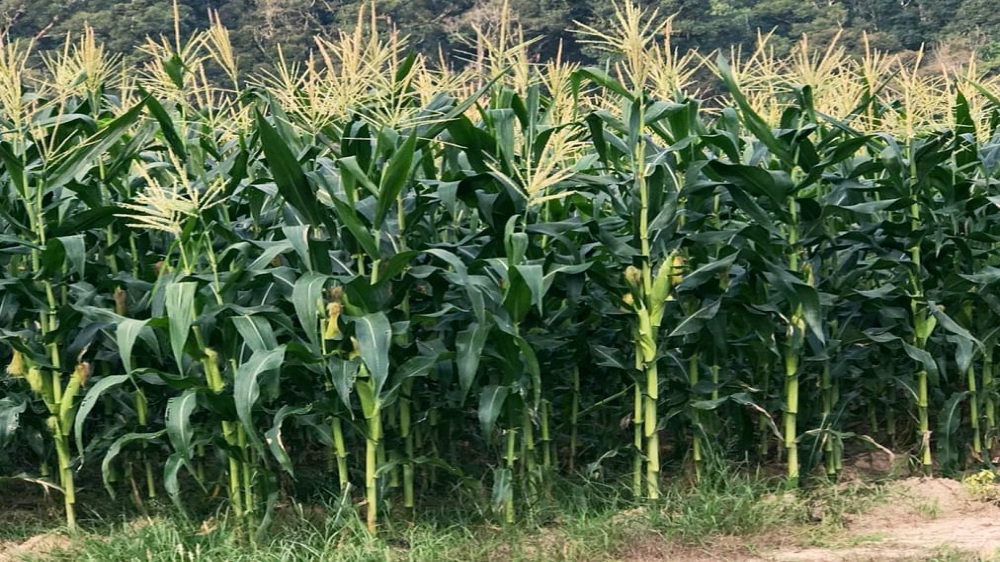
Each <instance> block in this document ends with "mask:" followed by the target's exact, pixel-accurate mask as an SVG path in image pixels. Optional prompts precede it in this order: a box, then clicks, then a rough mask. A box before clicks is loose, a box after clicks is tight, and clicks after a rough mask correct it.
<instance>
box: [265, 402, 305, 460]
mask: <svg viewBox="0 0 1000 562" xmlns="http://www.w3.org/2000/svg"><path fill="white" fill-rule="evenodd" d="M311 409H312V406H299V407H293V406H290V405H288V404H285V405H284V406H282V407H281V408H279V409H278V413H276V414H274V423H272V424H271V429H269V430H267V431H266V432H265V433H264V439H265V441H267V447H268V449H270V450H271V454H272V455H274V458H275V459H276V460H277V461H278V464H280V465H281V468H283V469H284V470H285V472H287V473H288V474H289V475H290V476H292V477H293V478H294V477H295V470H294V468H293V467H292V459H291V458H290V457H289V456H288V450H286V449H285V444H284V442H283V441H282V440H281V426H282V424H283V423H285V418H287V417H289V416H301V415H303V414H308V413H309V411H310V410H311Z"/></svg>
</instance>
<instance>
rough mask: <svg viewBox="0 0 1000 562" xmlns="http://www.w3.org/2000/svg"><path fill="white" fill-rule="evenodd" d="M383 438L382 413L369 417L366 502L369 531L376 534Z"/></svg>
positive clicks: (366, 446)
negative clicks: (380, 457) (379, 456)
mask: <svg viewBox="0 0 1000 562" xmlns="http://www.w3.org/2000/svg"><path fill="white" fill-rule="evenodd" d="M381 440H382V414H381V412H375V415H373V416H372V417H370V418H368V436H367V438H366V439H365V503H366V505H367V513H366V515H367V523H368V532H369V533H371V534H373V535H374V534H375V533H376V532H377V529H378V480H377V478H376V477H375V473H376V471H377V470H378V448H379V443H380V442H381Z"/></svg>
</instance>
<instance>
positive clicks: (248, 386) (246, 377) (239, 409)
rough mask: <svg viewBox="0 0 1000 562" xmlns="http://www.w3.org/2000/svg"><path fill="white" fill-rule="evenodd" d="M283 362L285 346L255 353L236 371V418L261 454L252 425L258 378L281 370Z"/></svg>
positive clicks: (234, 392) (258, 441) (257, 438)
mask: <svg viewBox="0 0 1000 562" xmlns="http://www.w3.org/2000/svg"><path fill="white" fill-rule="evenodd" d="M284 361H285V346H284V345H281V346H278V347H277V348H275V349H270V350H261V351H255V352H254V353H253V355H251V356H250V359H248V360H247V361H246V362H245V363H243V364H241V365H240V366H239V368H238V369H237V370H236V381H235V383H234V384H233V400H234V402H235V404H236V417H237V418H239V420H240V423H241V424H243V430H244V432H245V433H246V434H247V437H248V438H249V439H250V442H251V443H253V445H254V446H255V447H257V449H258V450H260V452H263V447H262V445H261V442H260V438H259V437H258V436H257V432H256V430H255V429H254V425H253V408H254V406H255V405H256V404H257V400H258V399H259V398H260V377H261V376H262V375H264V374H265V373H267V372H270V371H274V370H276V369H280V368H281V364H282V363H283V362H284Z"/></svg>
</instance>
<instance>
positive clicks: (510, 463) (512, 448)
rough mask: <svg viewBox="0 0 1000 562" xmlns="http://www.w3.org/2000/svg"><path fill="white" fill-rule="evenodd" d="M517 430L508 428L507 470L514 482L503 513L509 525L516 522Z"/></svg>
mask: <svg viewBox="0 0 1000 562" xmlns="http://www.w3.org/2000/svg"><path fill="white" fill-rule="evenodd" d="M516 451H517V430H515V429H513V428H511V429H508V430H507V453H506V455H505V456H506V461H507V471H508V472H509V474H510V477H511V480H512V483H511V489H510V491H509V492H508V493H507V495H506V496H505V497H504V499H503V514H504V522H505V523H507V524H508V525H513V524H514V490H513V478H514V468H515V462H516V460H517V455H516Z"/></svg>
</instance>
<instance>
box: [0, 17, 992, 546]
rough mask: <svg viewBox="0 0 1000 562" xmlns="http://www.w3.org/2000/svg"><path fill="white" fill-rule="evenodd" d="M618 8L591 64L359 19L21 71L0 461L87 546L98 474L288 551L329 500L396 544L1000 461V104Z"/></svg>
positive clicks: (8, 164) (594, 38) (206, 36)
mask: <svg viewBox="0 0 1000 562" xmlns="http://www.w3.org/2000/svg"><path fill="white" fill-rule="evenodd" d="M616 14H617V20H616V22H615V23H616V25H615V27H614V28H613V30H612V31H600V30H598V29H594V28H588V27H586V26H581V28H580V29H579V30H578V31H579V34H580V37H581V39H582V40H584V41H588V42H590V43H591V44H592V45H593V46H594V47H595V48H598V49H601V50H603V51H606V53H607V60H608V62H607V64H606V65H605V66H603V67H601V68H596V67H586V68H581V67H578V66H576V65H574V64H572V63H568V62H565V61H562V60H558V59H557V60H552V61H541V62H538V61H533V60H531V58H530V56H529V54H528V53H529V52H530V41H526V40H525V39H524V37H523V36H522V34H521V33H520V31H519V30H518V28H517V25H516V22H513V21H510V20H506V19H505V20H504V21H502V22H501V24H500V25H499V26H496V27H494V28H489V29H481V30H479V38H478V41H477V42H476V44H475V45H472V46H470V53H469V55H468V59H469V60H468V64H466V65H465V66H463V67H462V69H460V70H454V69H452V67H450V66H448V65H447V64H445V63H444V62H442V61H434V60H428V59H425V58H423V57H421V56H416V55H410V54H408V51H407V49H406V42H405V38H404V37H402V36H400V35H399V34H396V33H388V34H385V33H383V34H379V33H376V32H374V31H373V30H374V27H375V24H376V20H375V17H376V16H375V14H374V12H373V11H372V12H368V13H364V14H362V15H361V17H360V18H359V21H358V26H357V29H356V30H354V31H351V32H349V33H348V32H345V33H343V34H342V35H341V36H340V38H339V39H338V40H336V41H334V40H326V39H319V40H317V43H316V47H315V50H314V53H313V57H312V58H311V59H310V60H308V61H306V62H303V63H293V62H282V63H281V64H279V65H277V67H276V68H275V70H274V71H273V72H272V73H270V74H266V75H261V76H255V77H250V78H246V79H245V78H244V77H243V76H242V74H241V72H240V69H239V66H238V61H237V60H236V59H235V57H234V56H233V54H232V49H231V48H230V46H229V43H228V39H227V36H226V31H225V28H224V27H222V26H221V25H216V26H215V27H213V28H212V29H210V30H207V31H205V32H203V33H200V34H198V35H196V36H194V37H192V38H190V39H187V40H182V39H181V38H179V37H177V38H172V39H164V40H160V41H153V40H150V41H149V42H148V43H147V45H146V46H145V48H144V52H145V54H146V55H147V61H148V62H147V63H145V66H143V67H142V68H138V69H137V68H134V67H133V68H123V67H122V65H121V64H120V62H119V61H117V60H115V59H114V58H113V57H109V56H106V55H105V54H104V52H103V49H102V47H101V46H100V45H99V44H96V43H95V41H94V39H93V36H92V34H90V33H88V32H84V33H83V34H82V35H81V36H80V37H75V38H70V39H68V41H67V44H66V48H65V49H64V50H63V51H62V52H60V53H53V54H48V55H44V56H41V55H39V54H36V53H32V52H31V46H30V45H27V44H12V43H5V44H3V45H2V48H0V127H2V133H0V135H2V136H0V359H2V360H3V362H4V364H5V365H7V368H6V376H5V377H4V378H2V379H0V446H2V448H0V463H2V464H0V466H6V467H8V468H9V469H10V470H12V471H14V472H11V475H14V474H18V475H20V476H19V477H21V478H26V479H29V480H31V481H33V482H41V483H44V484H45V485H46V486H49V487H51V488H53V489H57V490H58V492H56V493H57V494H58V495H59V496H60V497H63V498H65V513H66V519H67V524H68V525H69V527H71V528H73V527H74V526H75V525H76V515H75V513H76V491H75V490H76V488H75V487H76V485H77V483H76V480H77V479H78V477H80V476H81V475H83V474H91V475H94V476H95V477H98V476H97V475H99V478H100V482H94V483H91V484H95V485H96V486H100V485H101V483H103V486H104V487H105V488H106V489H107V492H108V493H109V494H111V495H112V496H124V497H126V498H132V501H135V502H138V503H141V502H142V501H144V500H147V499H150V498H158V497H164V496H165V497H166V498H169V499H170V500H172V501H173V502H174V503H175V504H176V505H177V507H178V508H179V509H181V510H184V508H185V505H186V504H187V500H188V499H189V498H192V497H196V496H197V497H202V496H210V497H213V498H218V499H219V500H221V501H223V503H224V505H226V506H227V508H228V509H229V510H230V512H231V513H232V514H233V515H235V516H236V517H239V518H241V519H242V520H246V521H248V522H255V523H257V524H261V525H262V526H263V525H264V524H266V522H267V521H268V519H269V517H270V514H271V511H272V508H273V506H274V505H275V503H276V502H278V501H281V500H282V499H284V498H287V497H288V496H294V494H295V488H296V483H297V482H299V479H301V478H302V474H303V471H307V472H308V474H310V476H309V477H310V478H315V477H316V476H315V475H317V474H322V475H324V476H323V478H325V480H326V483H327V485H329V487H331V488H333V489H336V490H340V491H341V493H342V494H343V495H344V497H347V498H351V501H355V502H356V503H358V504H359V505H360V506H361V508H360V509H361V510H362V511H363V513H364V514H365V517H366V518H367V523H368V526H369V529H370V530H371V531H372V532H375V531H376V529H377V527H378V525H379V521H380V517H381V516H382V514H381V513H380V510H383V509H384V508H385V507H386V506H387V505H389V504H391V505H392V506H393V513H396V514H398V513H402V512H406V511H409V510H415V509H417V510H418V509H419V508H420V503H421V498H422V497H427V496H429V495H431V494H433V493H436V491H441V490H449V489H451V488H453V487H455V486H460V485H464V483H468V482H473V483H480V484H481V485H482V486H483V487H484V488H485V489H486V490H488V491H489V493H490V494H491V497H492V500H493V504H494V508H495V513H496V517H497V518H498V519H500V520H502V521H506V522H514V521H515V520H516V518H517V513H518V510H519V509H522V508H523V507H524V506H528V505H531V503H532V502H533V501H535V499H536V498H538V497H540V496H542V495H544V494H546V493H548V489H549V485H550V483H551V481H552V479H553V478H555V477H556V476H559V475H569V476H571V477H581V478H599V479H606V480H611V479H621V480H622V481H623V482H624V485H625V486H627V487H628V488H629V489H630V490H631V492H632V493H633V494H634V495H635V497H637V498H647V499H653V500H655V499H657V498H658V497H659V496H660V491H661V486H662V485H663V483H664V482H666V481H668V480H669V479H675V478H694V479H698V478H701V477H702V476H703V474H704V473H705V471H706V470H710V468H709V466H710V464H709V461H710V460H712V459H727V460H732V461H739V462H750V463H760V464H768V465H773V466H780V467H782V470H784V471H786V473H787V477H788V479H789V481H790V482H792V483H795V482H797V481H799V479H802V478H806V477H813V476H817V477H828V478H832V479H836V478H837V477H838V474H839V473H840V472H841V470H842V468H843V459H844V450H845V446H853V444H857V445H858V446H862V445H863V446H865V447H884V448H889V449H892V450H894V451H897V452H899V453H901V454H903V455H904V456H908V457H909V458H911V459H912V465H913V468H914V469H916V470H920V471H925V472H928V473H930V472H938V473H948V472H951V471H956V470H961V469H964V468H966V467H968V466H972V465H977V464H982V463H989V462H991V461H992V459H993V456H994V455H995V454H996V452H997V449H998V448H1000V443H998V439H1000V435H998V429H1000V426H998V420H997V401H998V399H1000V394H998V390H1000V386H998V383H997V380H996V377H995V376H994V357H995V352H996V349H997V347H998V337H1000V330H998V326H1000V294H998V292H997V283H998V282H1000V134H998V133H1000V130H998V125H1000V87H998V85H997V84H996V83H994V82H992V81H991V80H990V79H988V78H985V77H981V76H979V75H978V74H977V72H976V70H975V67H974V64H971V63H970V65H968V66H967V67H965V68H963V69H960V70H954V69H942V70H940V71H939V70H938V69H933V68H927V66H926V65H924V64H921V61H920V60H919V57H918V58H917V59H916V60H910V59H907V60H903V59H900V58H897V57H889V56H886V55H884V54H882V53H879V52H875V51H870V52H868V53H867V55H866V56H865V57H863V58H860V59H858V58H851V57H848V56H847V55H846V54H845V53H844V52H843V51H842V50H840V49H838V48H837V46H836V44H834V45H833V46H831V47H829V48H827V49H825V50H822V51H815V50H813V49H812V47H811V46H810V45H809V44H808V41H807V40H805V39H804V40H803V42H802V44H801V45H800V47H799V49H798V51H797V52H796V54H795V55H793V56H792V57H791V58H788V59H776V58H775V57H773V56H771V55H770V54H769V50H768V47H767V37H762V38H761V41H760V48H759V49H758V50H757V51H755V52H753V53H724V54H723V55H720V56H716V55H714V54H713V55H712V56H707V54H706V55H705V56H700V55H699V54H697V53H688V54H683V53H678V52H676V51H675V50H674V49H672V48H671V46H670V43H669V37H670V29H669V25H670V22H669V20H665V19H663V18H659V17H658V15H657V14H655V13H648V12H643V11H641V10H640V9H639V8H637V7H636V6H634V5H633V4H631V3H626V4H624V5H621V6H619V7H618V9H617V12H616ZM36 57H41V59H40V60H42V61H43V63H44V64H43V65H42V66H41V67H39V66H37V65H34V64H32V61H34V60H38V59H36ZM209 75H212V76H224V77H228V79H226V80H218V79H212V80H209V78H208V76H209ZM706 75H709V76H713V77H715V79H716V80H717V81H718V84H719V85H718V87H703V89H701V90H699V87H700V86H699V85H703V84H706V83H710V82H711V81H709V82H706V80H705V78H704V76H706ZM317 467H318V468H317ZM98 469H99V470H98Z"/></svg>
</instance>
